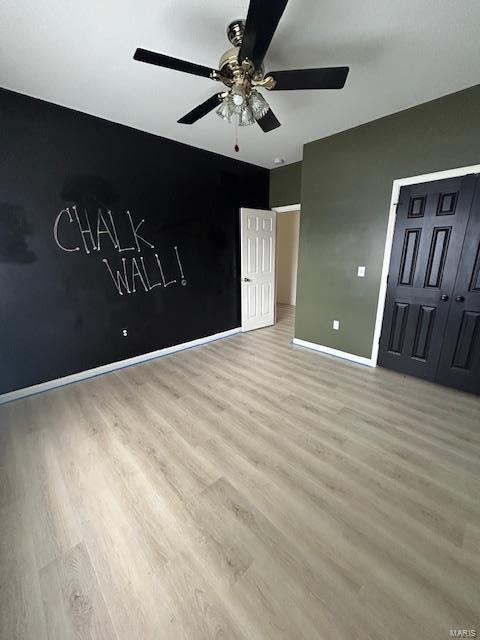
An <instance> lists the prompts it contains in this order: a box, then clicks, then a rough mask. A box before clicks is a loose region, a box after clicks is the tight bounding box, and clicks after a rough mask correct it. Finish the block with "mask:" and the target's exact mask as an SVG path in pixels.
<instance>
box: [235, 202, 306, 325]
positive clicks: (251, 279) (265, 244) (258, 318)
mask: <svg viewBox="0 0 480 640" xmlns="http://www.w3.org/2000/svg"><path fill="white" fill-rule="evenodd" d="M300 209H301V208H300V205H299V204H296V205H289V206H285V207H277V208H274V209H272V210H268V211H267V210H261V209H246V208H242V209H241V210H240V252H241V269H242V272H241V315H242V331H251V330H253V329H261V328H264V327H268V326H271V325H274V324H275V323H276V321H277V320H279V321H280V320H281V319H282V318H283V317H284V316H285V315H288V316H289V319H290V324H291V325H292V326H293V317H292V316H293V315H294V314H293V312H294V309H295V304H296V291H297V263H298V245H299V227H300ZM277 227H278V228H277ZM277 303H278V309H277Z"/></svg>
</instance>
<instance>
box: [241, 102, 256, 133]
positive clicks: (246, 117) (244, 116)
mask: <svg viewBox="0 0 480 640" xmlns="http://www.w3.org/2000/svg"><path fill="white" fill-rule="evenodd" d="M255 122H256V120H255V117H254V115H253V111H252V109H251V108H250V106H249V105H248V104H245V105H244V106H243V107H242V110H241V111H240V113H239V114H238V125H239V126H240V127H248V126H249V125H251V124H255Z"/></svg>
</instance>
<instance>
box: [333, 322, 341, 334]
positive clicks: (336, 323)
mask: <svg viewBox="0 0 480 640" xmlns="http://www.w3.org/2000/svg"><path fill="white" fill-rule="evenodd" d="M333 328H334V329H335V331H338V330H339V329H340V321H339V320H334V321H333Z"/></svg>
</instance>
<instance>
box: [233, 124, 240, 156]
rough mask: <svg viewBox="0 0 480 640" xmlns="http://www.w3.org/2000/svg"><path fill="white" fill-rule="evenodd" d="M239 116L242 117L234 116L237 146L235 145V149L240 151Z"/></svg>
mask: <svg viewBox="0 0 480 640" xmlns="http://www.w3.org/2000/svg"><path fill="white" fill-rule="evenodd" d="M238 118H240V116H238V117H235V116H234V117H233V119H234V122H235V146H234V147H233V148H234V149H235V151H236V152H237V153H238V152H239V151H240V147H239V146H238Z"/></svg>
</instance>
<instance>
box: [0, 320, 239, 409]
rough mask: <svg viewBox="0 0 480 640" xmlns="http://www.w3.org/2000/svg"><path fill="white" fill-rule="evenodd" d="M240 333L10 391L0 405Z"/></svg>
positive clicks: (231, 332) (226, 333)
mask: <svg viewBox="0 0 480 640" xmlns="http://www.w3.org/2000/svg"><path fill="white" fill-rule="evenodd" d="M240 331H241V328H240V327H236V328H235V329H229V330H228V331H222V332H221V333H214V334H213V335H211V336H206V337H205V338H197V339H196V340H190V342H183V343H182V344H175V345H173V346H172V347H165V349H158V350H157V351H151V352H150V353H144V354H142V355H140V356H134V357H133V358H127V359H126V360H120V361H118V362H112V363H111V364H105V365H102V366H101V367H96V368H95V369H87V371H80V373H74V374H72V375H70V376H65V377H64V378H57V379H56V380H49V381H48V382H41V383H40V384H36V385H33V386H32V387H25V388H24V389H18V390H16V391H10V392H9V393H4V394H3V395H0V404H5V403H6V402H12V401H13V400H19V399H20V398H26V397H27V396H32V395H35V394H37V393H43V392H44V391H48V390H49V389H55V388H56V387H63V386H65V385H66V384H72V382H79V381H80V380H86V379H87V378H94V377H95V376H100V375H102V374H103V373H109V372H110V371H115V370H117V369H124V368H125V367H131V366H132V365H134V364H139V363H140V362H146V361H147V360H153V359H154V358H160V357H162V356H167V355H169V354H170V353H175V352H176V351H183V350H184V349H191V348H192V347H198V346H199V345H202V344H206V343H207V342H213V341H214V340H220V339H221V338H227V337H228V336H233V335H234V334H236V333H239V332H240Z"/></svg>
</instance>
